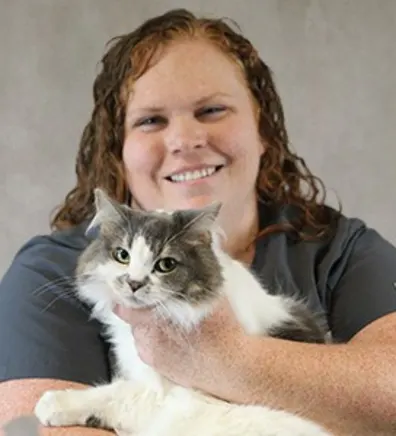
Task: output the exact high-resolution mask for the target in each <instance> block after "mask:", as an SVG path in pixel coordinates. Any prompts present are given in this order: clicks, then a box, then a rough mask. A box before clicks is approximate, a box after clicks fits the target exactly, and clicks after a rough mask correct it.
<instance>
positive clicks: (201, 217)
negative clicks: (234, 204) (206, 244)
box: [177, 201, 222, 232]
mask: <svg viewBox="0 0 396 436" xmlns="http://www.w3.org/2000/svg"><path fill="white" fill-rule="evenodd" d="M221 206H222V205H221V203H220V202H219V201H216V202H214V203H211V204H209V205H208V206H205V207H202V208H199V209H187V210H181V211H178V212H177V213H178V214H180V216H181V217H182V219H183V221H184V223H185V227H186V228H189V229H192V230H194V231H198V232H209V231H211V230H212V229H213V228H214V227H215V221H216V219H217V216H218V215H219V212H220V209H221Z"/></svg>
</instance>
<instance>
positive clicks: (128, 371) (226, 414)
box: [35, 237, 330, 436]
mask: <svg viewBox="0 0 396 436" xmlns="http://www.w3.org/2000/svg"><path fill="white" fill-rule="evenodd" d="M140 238H141V239H139V240H137V241H135V242H136V245H134V250H135V251H134V252H133V262H132V264H133V266H132V267H131V268H133V269H130V270H129V272H133V274H134V277H136V278H138V277H141V278H142V277H143V276H144V274H145V272H146V269H147V268H148V264H149V263H150V259H151V261H152V255H151V252H150V250H149V249H148V247H147V245H146V243H145V241H144V238H142V237H140ZM215 241H216V240H215ZM214 249H215V251H216V253H217V256H218V258H219V261H220V263H221V266H222V268H223V274H224V276H225V284H224V286H223V289H222V292H223V293H224V294H225V295H226V297H227V298H228V299H229V301H230V304H231V306H232V308H233V310H234V311H235V314H236V316H237V318H238V320H239V321H240V322H241V325H242V326H243V327H244V328H245V329H246V331H247V332H249V333H250V334H265V333H266V332H267V331H268V329H269V327H270V326H273V325H276V324H278V323H280V322H283V321H285V320H287V319H290V315H289V311H288V308H289V302H288V300H287V299H285V298H284V297H279V296H271V295H270V294H268V293H267V292H265V290H263V288H262V287H261V286H260V284H259V282H258V281H257V280H256V278H255V277H254V276H253V275H252V274H251V273H250V271H249V270H248V269H247V268H245V267H244V266H243V265H242V264H241V263H239V262H237V261H235V260H233V259H231V258H230V257H229V256H228V255H227V254H225V253H224V252H222V250H221V249H220V248H219V246H218V244H217V243H216V242H214ZM150 256H151V257H150ZM119 268H123V266H120V267H119V266H117V267H115V266H109V265H108V266H106V267H104V266H103V267H102V271H101V274H102V277H103V280H102V281H100V282H98V283H90V284H88V285H87V286H83V287H81V288H80V290H79V292H80V294H81V296H82V297H83V298H84V299H85V300H87V301H89V302H90V303H92V304H94V310H93V316H95V317H96V318H97V319H99V320H100V321H101V322H102V323H103V324H104V325H106V326H107V329H108V335H109V337H110V340H111V342H112V343H113V345H114V349H115V353H116V356H117V361H118V362H117V363H118V375H117V377H116V379H115V380H114V381H113V382H112V383H110V384H108V385H103V386H96V387H92V388H88V389H86V390H83V391H81V390H67V391H49V392H47V393H45V394H44V395H43V397H42V398H41V399H40V400H39V402H38V403H37V405H36V408H35V413H36V415H37V417H38V418H39V419H40V421H41V422H42V423H43V424H46V425H52V426H61V425H62V426H63V425H84V424H85V422H86V420H87V418H88V417H90V416H92V415H95V416H96V417H97V418H100V419H101V421H102V422H103V423H104V424H106V425H107V426H109V427H111V428H114V429H116V430H117V431H118V432H120V433H122V434H125V435H137V436H187V435H188V436H217V435H218V436H220V435H222V436H223V435H227V436H275V435H276V436H328V435H330V433H328V432H327V431H325V430H324V429H323V428H321V427H320V426H319V425H317V424H315V423H313V422H311V421H309V420H306V419H303V418H301V417H299V416H296V415H293V414H291V413H287V412H283V411H277V410H272V409H270V408H268V407H264V406H241V405H235V404H229V403H226V402H223V401H220V400H217V399H214V398H211V397H209V396H207V395H205V394H203V393H200V392H195V391H192V390H190V389H185V388H182V387H178V386H175V385H173V384H171V383H170V382H167V381H165V379H163V377H161V376H160V375H159V374H158V373H156V372H155V371H154V370H153V369H152V368H150V367H149V366H147V365H146V364H145V363H144V362H142V361H141V359H140V358H139V355H138V353H137V351H136V348H135V346H134V338H133V335H132V332H131V328H130V326H129V325H127V324H126V323H125V322H124V321H122V320H121V319H119V318H118V317H117V316H116V315H114V313H113V312H112V307H113V304H114V301H117V300H119V301H124V302H125V300H124V297H123V295H122V293H121V294H117V293H116V292H115V290H114V289H111V281H106V279H105V277H112V276H114V275H116V274H119V273H120V270H119ZM187 307H188V308H189V310H186V309H187ZM211 309H212V308H211V307H207V308H204V310H201V311H200V312H197V311H195V310H194V309H193V308H192V307H190V306H187V305H182V304H178V305H177V304H175V305H174V307H172V306H169V307H168V310H170V312H171V315H172V317H174V318H175V319H177V320H178V321H179V322H180V323H181V324H182V325H183V326H184V328H187V329H188V328H191V327H193V326H194V325H195V324H196V323H198V322H199V320H200V319H201V318H202V317H203V316H206V314H207V313H209V312H210V310H211Z"/></svg>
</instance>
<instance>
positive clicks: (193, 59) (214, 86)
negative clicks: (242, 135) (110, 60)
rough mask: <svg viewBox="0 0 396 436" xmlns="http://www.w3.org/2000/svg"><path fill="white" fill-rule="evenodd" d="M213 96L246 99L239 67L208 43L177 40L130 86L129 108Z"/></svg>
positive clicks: (243, 81)
mask: <svg viewBox="0 0 396 436" xmlns="http://www.w3.org/2000/svg"><path fill="white" fill-rule="evenodd" d="M214 93H224V94H230V95H231V96H233V97H234V98H238V97H246V95H247V94H248V89H247V86H246V82H245V79H244V75H243V71H242V69H241V67H240V66H239V65H238V64H237V63H236V62H235V61H234V60H233V59H232V58H231V57H229V56H227V55H226V54H225V53H223V52H222V51H221V50H220V49H219V48H218V47H216V46H215V45H213V44H212V43H210V42H207V41H204V40H187V41H177V42H174V43H171V44H170V45H169V46H168V47H167V48H166V50H165V51H164V53H163V54H161V56H160V58H159V59H158V60H157V62H156V63H155V64H154V65H153V66H152V67H151V68H149V69H148V70H147V71H146V72H145V73H144V74H143V75H142V76H141V77H140V78H138V79H137V80H136V82H135V83H134V84H133V86H132V90H131V98H130V101H129V107H131V108H134V107H135V106H140V105H142V104H143V105H147V106H155V105H159V104H161V105H163V104H164V102H167V103H168V104H171V102H173V101H176V102H177V104H180V103H181V104H182V103H183V102H185V103H190V102H191V100H194V99H200V98H202V97H203V96H206V95H210V94H214Z"/></svg>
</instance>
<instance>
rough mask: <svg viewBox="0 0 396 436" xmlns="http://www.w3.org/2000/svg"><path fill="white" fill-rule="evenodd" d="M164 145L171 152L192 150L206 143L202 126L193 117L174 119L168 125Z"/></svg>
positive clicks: (204, 145)
mask: <svg viewBox="0 0 396 436" xmlns="http://www.w3.org/2000/svg"><path fill="white" fill-rule="evenodd" d="M166 145H167V148H168V150H169V151H170V152H171V153H174V154H178V153H183V152H187V153H188V152H193V151H196V150H198V149H201V148H205V147H206V145H207V134H206V131H205V128H204V126H203V125H202V123H200V122H199V121H198V120H196V119H194V118H193V117H187V116H183V117H179V119H174V120H173V122H172V123H171V125H170V126H169V127H168V134H167V137H166Z"/></svg>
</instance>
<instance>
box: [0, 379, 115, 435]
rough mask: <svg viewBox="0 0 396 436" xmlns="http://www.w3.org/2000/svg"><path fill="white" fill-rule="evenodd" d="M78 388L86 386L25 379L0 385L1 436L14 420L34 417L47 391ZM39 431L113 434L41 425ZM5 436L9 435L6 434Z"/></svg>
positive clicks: (49, 432)
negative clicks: (41, 397) (38, 403)
mask: <svg viewBox="0 0 396 436" xmlns="http://www.w3.org/2000/svg"><path fill="white" fill-rule="evenodd" d="M78 387H81V388H84V387H85V386H83V385H80V384H77V383H71V382H67V381H62V380H46V379H26V380H25V379H23V380H12V381H8V382H3V383H0V435H1V436H2V435H3V434H4V427H6V426H8V425H11V422H12V421H13V420H14V419H16V418H18V417H22V416H33V410H34V406H35V404H36V402H37V401H38V399H39V397H40V396H41V395H42V394H43V393H44V392H45V391H46V390H48V389H66V388H78ZM12 426H13V427H14V426H15V427H16V428H17V426H18V424H17V423H16V422H15V423H12ZM15 427H14V428H15ZM39 431H40V436H41V435H42V436H63V435H65V436H66V435H67V436H74V435H75V436H110V435H111V434H113V433H111V432H108V431H105V430H98V429H92V428H82V427H78V428H77V427H74V428H72V427H68V428H55V427H52V428H49V427H43V426H41V425H39ZM13 434H14V433H13ZM15 434H16V433H15ZM17 434H22V433H17ZM24 434H25V433H24ZM26 434H27V433H26ZM29 434H30V433H29ZM32 434H33V433H32ZM5 436H7V435H6V434H5Z"/></svg>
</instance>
